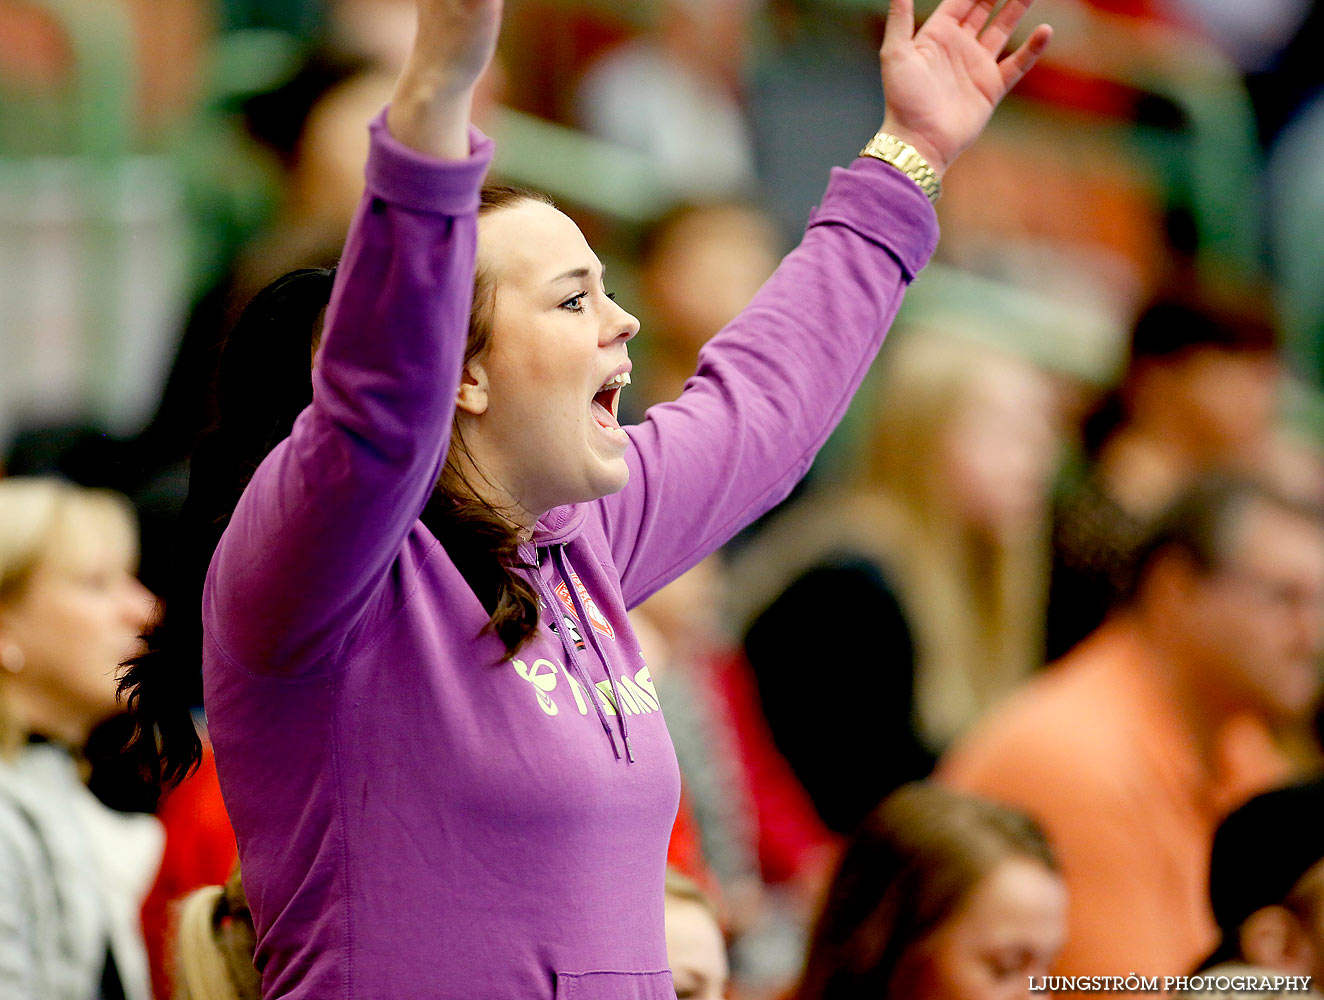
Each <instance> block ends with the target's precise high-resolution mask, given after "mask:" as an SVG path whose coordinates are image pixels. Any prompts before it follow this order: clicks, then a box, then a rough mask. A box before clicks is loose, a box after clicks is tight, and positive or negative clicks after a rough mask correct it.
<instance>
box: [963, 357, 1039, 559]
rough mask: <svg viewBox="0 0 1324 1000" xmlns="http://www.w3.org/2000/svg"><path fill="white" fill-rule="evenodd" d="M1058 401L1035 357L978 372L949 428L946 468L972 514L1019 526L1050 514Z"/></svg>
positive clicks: (974, 520)
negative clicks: (1031, 363)
mask: <svg viewBox="0 0 1324 1000" xmlns="http://www.w3.org/2000/svg"><path fill="white" fill-rule="evenodd" d="M1056 406H1057V403H1056V397H1055V396H1054V393H1053V389H1052V386H1051V385H1050V384H1049V382H1048V380H1047V378H1045V377H1044V376H1043V375H1041V374H1040V373H1039V372H1038V371H1036V370H1035V369H1033V368H1031V367H1030V366H1029V365H1024V364H1021V363H1019V362H1015V361H1012V360H1007V361H1002V360H998V361H996V362H992V363H990V364H989V366H988V368H987V370H986V371H984V372H982V373H981V374H980V376H979V377H978V378H976V379H974V380H973V382H972V384H971V386H970V389H969V392H968V395H967V397H966V398H965V399H964V400H962V402H961V405H960V406H959V407H958V409H957V412H956V413H955V415H954V416H953V417H952V419H951V421H950V423H949V424H948V426H947V428H946V432H945V434H944V435H943V444H944V453H945V454H944V458H945V462H944V465H943V472H944V474H945V478H946V481H947V484H948V487H949V489H950V491H951V492H950V496H951V497H952V500H953V502H954V503H955V504H956V506H957V509H958V510H959V512H960V513H961V515H962V516H963V517H964V518H965V520H966V521H968V522H969V523H970V524H972V525H974V526H976V527H978V528H981V529H983V530H985V531H988V532H992V533H996V534H1002V533H1008V532H1010V533H1013V534H1015V533H1018V532H1022V531H1025V530H1026V529H1028V528H1030V527H1032V526H1033V525H1034V524H1036V523H1037V522H1038V520H1039V519H1040V518H1041V517H1042V516H1043V512H1044V508H1045V505H1046V503H1047V500H1048V481H1049V477H1050V476H1051V474H1052V469H1053V461H1054V459H1055V456H1056V449H1057V433H1056V430H1055V426H1056Z"/></svg>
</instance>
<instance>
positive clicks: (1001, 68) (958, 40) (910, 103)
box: [881, 0, 1053, 176]
mask: <svg viewBox="0 0 1324 1000" xmlns="http://www.w3.org/2000/svg"><path fill="white" fill-rule="evenodd" d="M1031 2H1032V0H1007V2H1006V3H1005V4H1004V5H1003V6H1002V9H1001V10H998V11H997V13H996V14H994V10H995V8H997V6H998V0H943V2H942V3H941V4H939V5H938V8H937V9H936V10H935V11H934V12H933V13H932V14H931V15H930V16H929V19H928V20H927V21H925V22H924V25H923V26H922V27H921V28H920V30H919V32H918V33H916V32H915V5H914V0H891V5H890V7H889V9H888V15H887V33H886V35H885V37H884V41H883V48H882V53H881V58H882V69H883V98H884V100H885V102H886V107H887V110H886V115H885V117H884V120H883V130H884V131H886V132H890V133H891V134H892V135H895V136H897V137H898V138H900V139H902V140H904V141H905V142H908V143H910V144H911V145H912V146H914V147H915V148H916V149H917V150H918V151H919V153H920V155H922V156H923V157H924V158H925V159H926V160H928V162H929V166H931V167H932V168H933V170H934V172H935V173H936V174H937V175H938V176H941V175H942V174H943V172H944V171H946V169H947V168H948V167H949V166H950V165H951V164H952V161H953V160H955V159H956V157H957V156H959V155H960V153H961V151H962V150H963V149H965V148H966V147H967V146H969V145H970V144H971V143H972V142H974V141H975V139H976V138H978V137H979V133H980V132H982V131H983V130H984V126H985V125H987V124H988V120H989V118H990V117H991V116H992V114H993V109H994V108H996V107H997V106H998V103H999V102H1000V101H1001V100H1002V98H1003V97H1005V96H1006V95H1007V92H1008V91H1010V90H1011V88H1012V87H1014V86H1015V85H1016V83H1017V82H1018V81H1019V80H1020V78H1021V77H1023V76H1024V75H1025V74H1026V72H1028V71H1029V69H1030V67H1031V66H1033V65H1034V63H1035V61H1036V60H1037V59H1038V58H1039V56H1040V54H1041V53H1042V52H1043V51H1044V49H1045V48H1046V47H1047V46H1048V42H1049V39H1051V38H1052V34H1053V31H1052V29H1051V28H1050V27H1048V25H1046V24H1041V25H1039V26H1038V27H1037V28H1035V29H1034V31H1033V32H1031V34H1030V37H1029V38H1028V39H1026V40H1025V42H1024V43H1023V44H1022V45H1021V46H1020V47H1019V48H1017V49H1016V50H1015V51H1014V52H1012V53H1011V54H1009V55H1007V56H1005V57H1003V58H999V56H1000V55H1001V53H1002V50H1003V47H1004V46H1005V45H1006V44H1007V40H1008V39H1009V38H1010V37H1011V34H1012V32H1013V31H1015V29H1016V26H1017V24H1019V23H1020V20H1021V18H1022V17H1023V16H1024V15H1025V12H1026V11H1027V10H1029V8H1030V5H1031Z"/></svg>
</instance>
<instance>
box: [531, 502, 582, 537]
mask: <svg viewBox="0 0 1324 1000" xmlns="http://www.w3.org/2000/svg"><path fill="white" fill-rule="evenodd" d="M587 516H588V511H587V510H585V509H584V505H583V504H570V505H568V506H566V507H553V508H552V509H551V510H549V511H548V512H547V513H546V514H544V515H543V516H542V517H540V518H538V523H537V524H535V525H534V526H533V544H534V545H536V546H537V547H538V548H544V547H546V546H549V545H565V544H567V543H569V542H573V541H574V540H575V539H576V538H578V537H579V532H580V530H581V529H582V528H583V526H584V518H585V517H587Z"/></svg>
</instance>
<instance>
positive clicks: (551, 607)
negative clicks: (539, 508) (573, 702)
mask: <svg viewBox="0 0 1324 1000" xmlns="http://www.w3.org/2000/svg"><path fill="white" fill-rule="evenodd" d="M558 548H559V546H558ZM549 551H554V550H549ZM533 556H534V557H533V559H532V560H531V562H532V563H533V578H534V581H535V584H536V586H537V588H538V596H539V597H541V598H542V601H543V604H545V605H546V606H547V613H548V614H549V615H553V616H556V617H554V618H553V619H552V622H553V623H554V625H553V631H555V632H556V634H557V635H558V636H560V638H561V648H562V649H563V650H564V651H565V655H566V662H567V663H569V664H570V669H571V670H573V671H574V673H575V674H578V677H577V678H574V677H573V675H572V679H575V680H577V681H578V683H579V684H581V685H582V686H583V688H584V695H585V697H587V698H588V700H589V701H590V702H592V703H593V707H594V708H595V709H596V710H597V713H598V721H599V722H601V723H602V731H603V732H604V733H606V734H607V739H608V740H610V741H611V752H612V753H613V754H615V755H616V759H617V760H620V759H621V751H620V748H619V747H618V746H617V745H616V733H615V732H614V731H613V730H612V728H611V723H609V722H608V721H607V714H606V713H605V712H604V711H603V710H602V702H601V699H600V698H599V697H598V694H599V692H598V689H597V688H595V687H594V686H593V684H592V682H591V681H590V680H589V678H588V673H587V671H586V670H585V669H584V664H583V662H582V661H581V660H580V659H579V653H578V651H577V650H576V649H575V641H574V640H573V639H572V638H570V629H569V628H568V627H567V626H566V624H565V622H564V621H562V622H560V623H559V624H555V623H556V618H558V617H560V614H561V613H560V611H559V610H558V608H559V607H560V603H559V602H558V601H557V600H556V598H555V596H554V595H553V594H551V593H550V592H549V591H548V589H547V582H546V581H545V580H544V579H543V578H542V568H541V567H540V566H539V564H538V550H537V549H536V548H535V549H534V553H533ZM553 562H555V563H556V565H557V566H558V568H559V567H560V561H559V560H558V559H556V557H555V556H554V555H553ZM566 589H568V590H569V589H573V588H571V586H570V582H569V579H568V578H567V581H566ZM594 649H597V644H596V643H594ZM598 655H599V656H601V655H602V653H601V650H599V651H598ZM603 665H604V666H605V665H606V661H605V660H604V661H603ZM607 679H608V680H611V669H610V668H607ZM615 690H616V689H615V686H613V687H612V693H613V694H615ZM617 714H618V715H619V714H620V709H619V708H617ZM622 739H624V734H622ZM626 748H627V750H628V748H629V744H628V743H627V744H626ZM631 760H633V758H631Z"/></svg>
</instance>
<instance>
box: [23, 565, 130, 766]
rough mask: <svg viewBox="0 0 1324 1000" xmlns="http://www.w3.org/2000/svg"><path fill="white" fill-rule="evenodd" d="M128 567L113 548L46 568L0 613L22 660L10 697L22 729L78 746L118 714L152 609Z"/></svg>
mask: <svg viewBox="0 0 1324 1000" xmlns="http://www.w3.org/2000/svg"><path fill="white" fill-rule="evenodd" d="M126 564H127V559H126V558H125V554H124V553H123V552H121V551H119V550H118V549H117V547H115V546H111V545H105V546H102V547H99V548H98V547H93V548H91V549H86V550H83V551H80V552H79V553H77V554H76V555H74V556H71V557H70V558H69V559H65V560H60V561H58V562H56V561H53V560H50V559H47V560H44V561H43V562H42V563H40V564H39V565H38V566H37V568H36V569H35V570H34V571H33V573H32V577H31V579H30V581H29V583H28V586H27V587H26V589H25V590H24V591H23V592H22V593H21V594H20V595H19V596H18V597H17V598H16V599H15V600H14V601H13V602H12V603H11V604H9V605H8V606H6V607H5V608H3V610H0V644H13V645H15V646H17V647H18V649H19V651H20V652H21V653H22V667H21V669H20V670H19V671H18V672H17V673H16V674H14V675H13V676H12V678H9V685H8V687H9V691H8V695H9V696H11V697H12V698H13V700H14V702H15V707H16V708H17V709H18V710H19V712H20V713H21V714H23V715H25V716H27V718H26V719H25V724H27V725H30V726H31V727H33V728H34V729H36V730H37V731H40V732H42V733H43V734H44V735H47V736H53V737H57V738H61V739H65V740H67V741H69V742H73V743H78V742H81V740H83V739H85V738H86V736H87V734H88V733H89V732H90V731H91V730H92V728H93V727H94V726H95V725H96V724H97V723H99V722H102V721H104V720H105V719H107V718H109V717H110V716H112V715H114V714H115V711H116V708H117V705H116V700H115V687H116V672H117V670H118V668H119V664H120V662H121V661H122V660H124V659H125V658H126V657H127V656H129V655H131V654H132V653H134V652H135V651H136V648H137V646H138V643H139V638H138V637H139V635H140V634H141V632H142V631H143V630H144V629H145V628H146V626H147V623H148V620H149V619H150V617H151V615H152V612H153V608H154V600H153V597H152V595H151V594H150V593H149V592H148V591H147V589H146V588H145V587H144V586H143V585H142V584H141V583H139V582H138V580H137V578H136V577H135V576H134V575H133V574H132V573H130V572H129V570H128V568H127V565H126Z"/></svg>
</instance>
